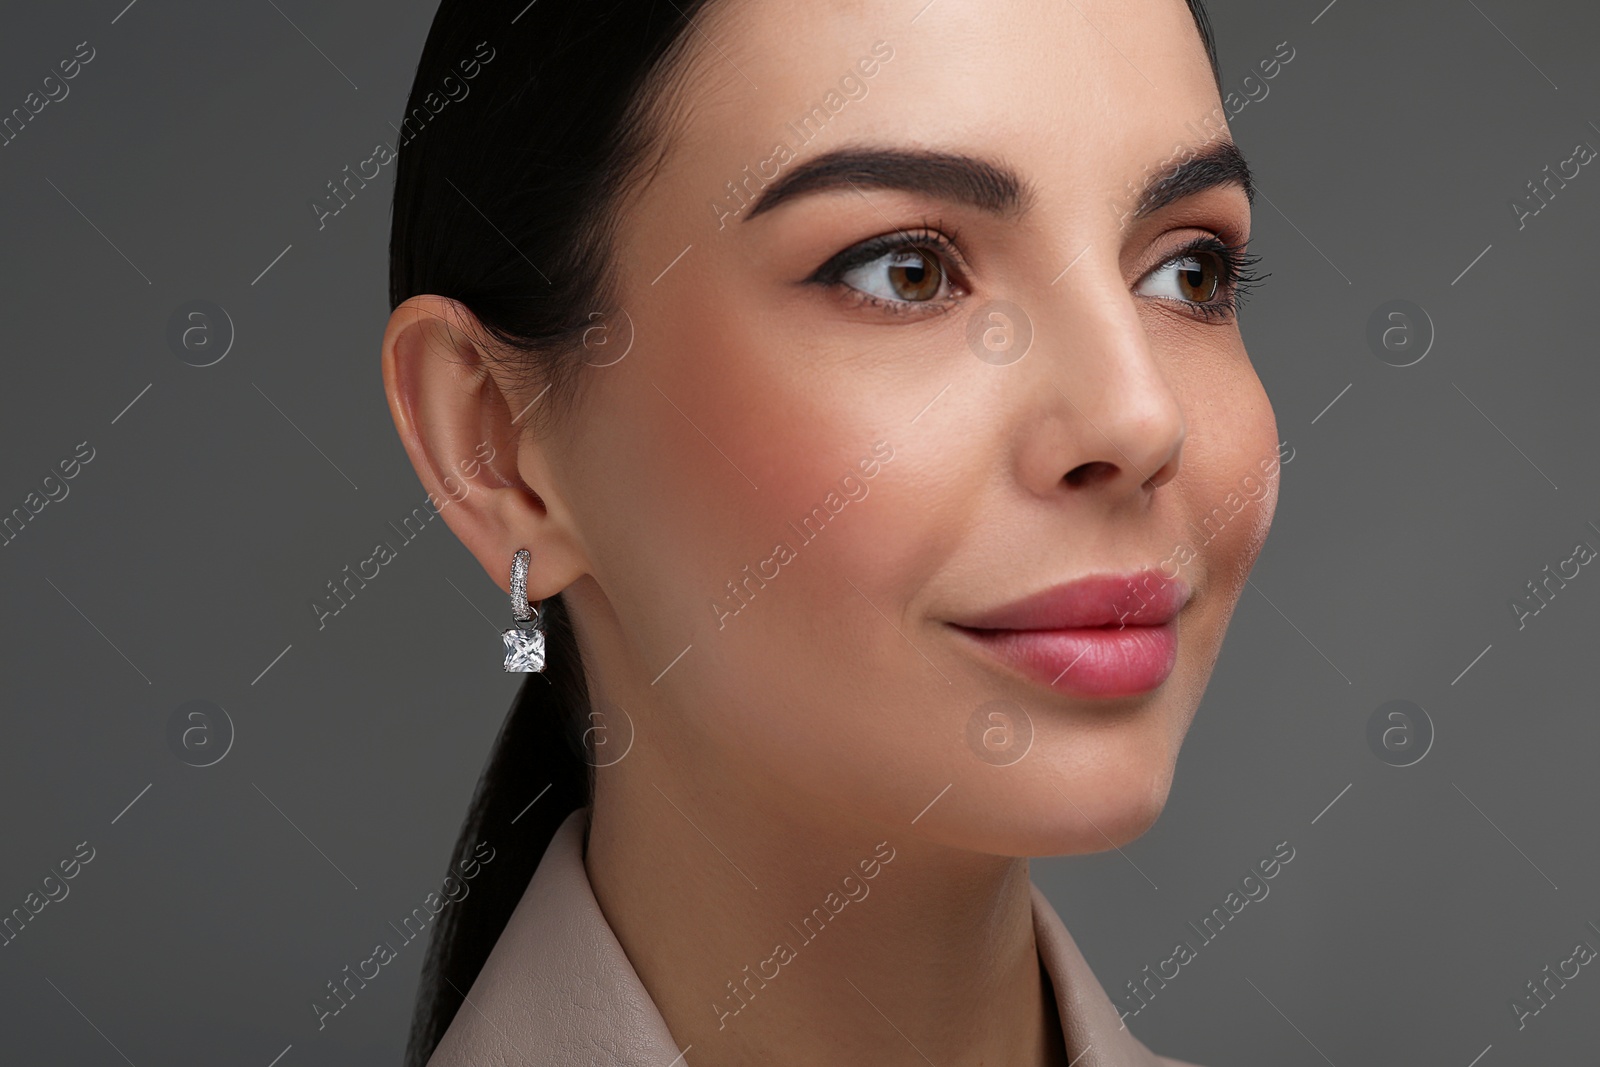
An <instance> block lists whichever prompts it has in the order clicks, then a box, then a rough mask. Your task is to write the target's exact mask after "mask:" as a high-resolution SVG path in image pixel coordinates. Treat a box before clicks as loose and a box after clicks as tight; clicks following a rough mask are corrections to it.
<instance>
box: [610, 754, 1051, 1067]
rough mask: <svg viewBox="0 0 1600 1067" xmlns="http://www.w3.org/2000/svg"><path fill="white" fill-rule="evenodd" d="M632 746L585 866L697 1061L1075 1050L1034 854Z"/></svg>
mask: <svg viewBox="0 0 1600 1067" xmlns="http://www.w3.org/2000/svg"><path fill="white" fill-rule="evenodd" d="M627 762H628V763H631V764H632V766H629V767H628V768H627V770H626V773H619V771H621V770H622V768H621V766H620V765H619V766H618V767H613V768H608V769H606V770H605V771H602V772H601V781H600V783H599V785H598V786H597V790H596V797H595V803H594V806H593V808H592V810H591V817H590V830H589V837H588V844H587V849H586V856H585V866H586V868H587V870H588V873H589V878H590V881H591V883H592V884H593V886H594V892H595V897H596V899H597V900H598V902H599V904H600V907H601V909H602V911H603V912H604V913H605V916H606V919H607V921H608V922H609V923H610V925H611V927H612V929H613V930H614V931H615V932H616V936H617V939H618V940H619V941H620V942H621V944H622V947H623V948H624V950H625V951H626V952H627V955H628V959H629V961H630V962H631V963H632V965H633V967H634V970H635V971H637V972H638V974H639V977H640V979H641V980H642V982H643V983H644V985H645V988H646V989H647V990H649V992H650V995H651V997H652V999H653V1000H654V1001H655V1003H656V1006H657V1008H658V1010H659V1011H660V1012H661V1015H662V1017H663V1018H664V1019H665V1020H666V1023H667V1026H668V1028H669V1029H670V1030H671V1032H672V1034H673V1036H674V1038H676V1039H677V1041H678V1044H679V1047H680V1048H682V1049H687V1048H689V1047H690V1046H692V1047H693V1052H692V1054H690V1055H688V1056H686V1057H685V1059H686V1060H688V1062H690V1063H693V1064H695V1065H696V1067H732V1065H736V1064H750V1063H761V1064H770V1065H773V1067H786V1065H789V1064H794V1065H810V1064H816V1063H873V1064H881V1065H894V1064H908V1065H920V1064H927V1063H937V1064H941V1065H943V1064H1022V1065H1028V1067H1061V1065H1064V1064H1065V1063H1066V1057H1065V1055H1064V1045H1063V1039H1062V1036H1061V1026H1060V1021H1059V1020H1058V1019H1057V1017H1056V1011H1055V1006H1054V1003H1053V1001H1052V1000H1051V999H1050V997H1051V993H1050V988H1049V984H1048V978H1047V976H1046V975H1044V974H1043V973H1042V972H1041V967H1040V962H1039V956H1038V948H1037V946H1036V944H1035V941H1034V931H1033V908H1032V895H1031V888H1030V884H1029V872H1028V861H1027V860H1026V859H1018V858H1009V857H1000V856H986V855H978V854H974V853H971V852H965V851H958V850H952V849H948V848H944V847H942V846H931V845H928V844H926V843H924V842H922V841H919V840H918V839H917V838H916V837H915V836H913V835H914V834H915V833H916V831H915V829H914V828H913V827H912V826H911V825H909V823H908V824H907V826H906V827H904V828H903V832H897V831H896V829H895V828H893V827H887V828H886V827H882V826H876V825H870V824H865V823H861V822H859V821H853V820H852V819H851V818H850V816H849V815H848V814H846V813H843V812H841V811H838V810H829V811H823V810H819V807H818V805H817V802H816V801H815V800H812V801H811V803H810V804H800V803H794V802H792V801H791V802H790V803H787V804H779V803H776V802H773V801H771V800H770V799H767V800H766V802H763V801H762V800H752V799H751V798H752V796H759V795H760V794H759V793H758V792H757V791H756V789H755V786H754V784H753V783H732V782H730V781H728V780H727V779H726V778H718V779H717V780H714V781H711V780H707V779H705V778H703V777H701V778H696V779H695V780H692V781H686V780H684V779H683V778H681V777H680V776H678V775H676V774H674V773H673V770H672V768H671V767H670V766H668V765H667V764H665V763H663V762H660V761H656V760H653V759H652V758H651V755H650V754H649V753H647V752H635V753H633V756H632V757H631V758H630V760H629V761H627ZM946 799H951V798H946ZM663 1067H665V1065H663Z"/></svg>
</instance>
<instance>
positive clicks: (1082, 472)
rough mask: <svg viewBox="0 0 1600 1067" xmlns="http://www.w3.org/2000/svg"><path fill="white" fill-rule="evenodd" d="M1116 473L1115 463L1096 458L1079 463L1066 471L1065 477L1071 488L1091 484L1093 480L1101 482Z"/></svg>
mask: <svg viewBox="0 0 1600 1067" xmlns="http://www.w3.org/2000/svg"><path fill="white" fill-rule="evenodd" d="M1116 473H1117V467H1116V464H1114V463H1107V462H1105V461H1104V460H1098V459H1097V460H1095V461H1094V462H1092V463H1080V464H1079V465H1078V466H1076V467H1074V468H1072V469H1071V470H1070V471H1068V472H1067V473H1066V479H1067V484H1068V485H1070V486H1072V487H1073V488H1079V487H1082V486H1085V485H1092V484H1093V483H1095V482H1103V481H1105V480H1106V479H1107V478H1111V477H1113V476H1114V475H1115V474H1116Z"/></svg>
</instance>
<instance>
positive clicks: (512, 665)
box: [500, 627, 544, 674]
mask: <svg viewBox="0 0 1600 1067" xmlns="http://www.w3.org/2000/svg"><path fill="white" fill-rule="evenodd" d="M500 636H501V637H503V638H504V639H505V643H506V670H508V671H514V672H520V673H522V674H537V673H538V672H540V671H542V670H544V633H543V631H541V630H520V629H517V628H515V627H513V628H512V629H510V630H505V631H502V632H501V635H500Z"/></svg>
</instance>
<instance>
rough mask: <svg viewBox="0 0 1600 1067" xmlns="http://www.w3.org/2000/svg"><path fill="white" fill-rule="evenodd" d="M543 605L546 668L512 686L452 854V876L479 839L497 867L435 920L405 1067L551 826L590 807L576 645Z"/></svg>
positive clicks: (449, 1005)
mask: <svg viewBox="0 0 1600 1067" xmlns="http://www.w3.org/2000/svg"><path fill="white" fill-rule="evenodd" d="M543 607H544V611H545V653H546V659H545V663H546V667H545V671H544V673H543V674H530V675H528V676H527V678H526V679H525V680H524V681H523V683H522V687H521V688H520V689H518V690H517V695H516V697H515V699H514V700H513V701H512V702H511V710H510V711H509V712H507V714H506V718H505V721H504V722H503V723H502V724H501V726H500V733H499V735H498V736H497V737H496V738H495V741H494V747H493V748H492V749H491V750H490V753H489V761H488V763H487V765H485V767H484V769H483V776H482V777H481V778H479V779H478V787H477V789H476V790H474V791H473V794H472V803H471V805H469V806H468V808H467V817H466V818H465V819H464V820H463V821H462V823H461V836H460V837H459V838H457V840H456V845H455V849H454V850H453V851H452V852H451V854H450V870H451V871H458V870H463V869H465V867H466V865H468V864H470V863H472V855H473V851H474V849H475V848H476V847H477V846H478V845H479V844H480V843H485V842H486V843H488V844H489V845H490V846H491V847H492V848H493V849H494V853H493V855H494V862H493V863H491V864H487V865H485V866H483V867H482V868H481V870H480V873H479V874H478V876H477V878H476V879H475V880H474V882H473V885H472V892H471V893H470V894H468V895H467V896H465V897H463V898H461V899H460V900H459V901H457V902H456V903H455V904H454V905H453V906H451V907H449V908H446V909H444V911H442V912H441V913H440V915H439V920H438V924H437V925H436V926H435V927H434V930H433V937H432V940H430V941H429V942H428V953H427V956H426V957H425V958H424V960H423V964H422V984H421V985H420V986H419V987H418V990H417V1003H416V1009H415V1014H414V1015H413V1016H412V1019H411V1039H410V1041H409V1042H408V1043H407V1045H406V1058H405V1064H406V1067H424V1065H425V1064H426V1063H427V1062H428V1057H430V1056H432V1055H433V1050H434V1049H435V1048H436V1047H437V1046H438V1044H439V1040H440V1039H441V1038H442V1037H444V1032H445V1030H446V1029H447V1028H448V1027H449V1026H450V1020H451V1019H453V1018H454V1017H455V1014H456V1011H457V1009H459V1008H460V1007H461V1002H462V999H463V998H464V997H465V995H466V994H467V992H468V991H469V990H470V989H471V988H472V983H473V981H474V980H476V978H477V977H478V972H479V971H480V970H482V969H483V964H484V961H485V960H486V959H488V958H489V951H490V950H491V949H493V948H494V943H495V941H496V940H497V939H498V938H499V936H500V932H501V931H502V930H504V929H505V926H506V923H507V921H509V920H510V918H511V913H512V912H513V911H514V910H515V909H516V906H517V903H518V902H519V901H520V900H521V899H522V895H523V893H524V891H526V890H527V888H528V882H529V881H530V880H531V879H532V878H533V872H534V869H535V868H536V867H538V866H539V860H540V859H541V858H542V857H543V856H544V851H545V848H546V847H547V846H548V845H549V844H550V839H551V838H552V837H554V836H555V832H556V829H557V828H558V827H560V825H561V822H562V820H563V819H565V818H566V817H567V816H568V815H569V814H571V813H572V812H573V811H574V810H575V809H577V808H580V807H583V806H585V805H587V804H588V803H589V795H590V788H591V778H592V775H593V766H592V764H591V763H590V762H589V761H587V760H586V759H584V756H583V746H582V741H581V738H580V734H579V731H578V730H577V729H576V727H577V725H578V724H581V723H583V722H585V721H586V720H587V718H588V708H589V693H588V685H587V682H586V681H585V679H584V674H583V665H582V663H580V662H579V660H578V642H577V640H576V639H575V637H574V634H573V632H572V624H571V620H570V619H569V618H568V616H567V610H566V606H565V605H564V604H563V603H562V601H561V597H559V596H553V597H547V598H546V599H545V601H544V605H543ZM535 798H537V800H536V799H535Z"/></svg>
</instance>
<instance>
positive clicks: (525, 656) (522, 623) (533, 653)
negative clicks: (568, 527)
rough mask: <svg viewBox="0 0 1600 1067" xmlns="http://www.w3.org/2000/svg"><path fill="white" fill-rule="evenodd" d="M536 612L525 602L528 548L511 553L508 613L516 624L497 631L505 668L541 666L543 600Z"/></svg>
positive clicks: (527, 669) (531, 670)
mask: <svg viewBox="0 0 1600 1067" xmlns="http://www.w3.org/2000/svg"><path fill="white" fill-rule="evenodd" d="M538 607H539V610H538V612H537V613H535V612H534V610H533V605H531V604H529V603H528V550H527V549H525V548H519V549H517V551H516V554H515V555H513V556H512V557H511V617H512V619H514V620H516V623H517V625H515V626H513V627H512V628H511V629H509V630H504V631H502V632H501V634H500V636H501V637H502V638H504V640H505V643H506V664H505V667H506V670H508V671H512V672H517V673H522V674H537V673H539V672H541V671H543V670H544V601H542V600H541V601H540V602H539V605H538Z"/></svg>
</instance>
